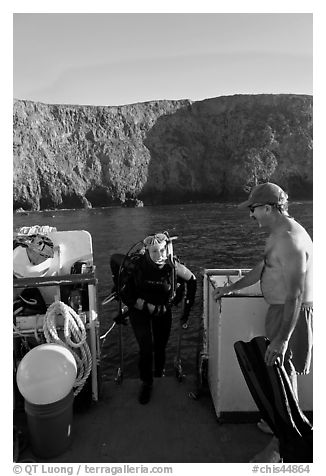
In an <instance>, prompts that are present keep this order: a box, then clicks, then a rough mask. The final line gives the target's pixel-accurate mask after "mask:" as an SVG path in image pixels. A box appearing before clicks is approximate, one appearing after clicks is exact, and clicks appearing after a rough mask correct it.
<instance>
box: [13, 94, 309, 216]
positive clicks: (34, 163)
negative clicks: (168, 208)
mask: <svg viewBox="0 0 326 476" xmlns="http://www.w3.org/2000/svg"><path fill="white" fill-rule="evenodd" d="M13 109H14V110H13V133H14V145H13V151H14V153H13V158H14V164H13V176H14V184H13V186H14V192H13V197H14V204H13V205H14V210H17V209H24V210H44V209H54V208H81V207H97V206H108V205H112V204H124V203H126V201H130V200H135V199H138V200H142V201H143V202H144V204H145V205H146V204H159V203H176V202H182V201H190V200H192V201H194V200H216V201H222V200H233V199H237V200H238V199H241V198H242V197H244V196H245V195H246V192H245V189H246V188H247V187H251V186H252V185H254V184H255V183H257V182H261V181H266V180H270V181H274V182H277V183H278V184H279V185H281V186H283V187H284V188H285V189H286V190H287V191H288V192H289V195H290V198H291V197H292V198H311V197H312V182H313V170H312V168H313V167H312V160H313V147H312V97H311V96H307V95H292V94H282V95H270V94H268V95H265V94H263V95H235V96H222V97H217V98H213V99H206V100H204V101H196V102H192V101H190V100H179V101H168V100H162V101H150V102H145V103H137V104H130V105H124V106H114V107H113V106H101V107H100V106H73V105H54V104H53V105H51V104H43V103H37V102H32V101H25V100H14V108H13Z"/></svg>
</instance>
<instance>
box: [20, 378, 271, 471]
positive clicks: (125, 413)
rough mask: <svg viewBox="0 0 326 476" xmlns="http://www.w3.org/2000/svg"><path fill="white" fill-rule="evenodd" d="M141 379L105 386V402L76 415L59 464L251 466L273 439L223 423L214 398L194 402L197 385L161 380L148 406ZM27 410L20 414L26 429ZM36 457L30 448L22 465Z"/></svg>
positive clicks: (248, 426)
mask: <svg viewBox="0 0 326 476" xmlns="http://www.w3.org/2000/svg"><path fill="white" fill-rule="evenodd" d="M138 389H139V381H138V380H136V379H126V380H124V381H123V383H122V384H121V385H116V384H115V383H114V382H107V383H105V384H104V385H103V395H102V398H101V400H100V401H99V402H98V403H97V404H94V405H93V406H92V407H91V408H90V409H89V410H88V411H87V412H84V413H75V414H74V419H73V430H72V431H73V433H72V435H73V436H72V444H71V446H70V448H69V449H68V450H67V451H66V452H65V453H63V454H61V455H60V456H58V457H56V458H52V459H51V462H54V463H55V462H56V463H86V462H88V463H104V462H105V463H228V462H230V463H245V462H248V461H249V460H250V459H251V457H252V456H253V455H254V454H255V453H257V452H258V451H259V450H260V449H262V447H263V446H265V445H266V444H267V443H268V441H269V439H270V437H269V436H267V435H264V434H263V433H261V432H260V431H259V430H258V428H257V426H256V423H219V421H218V420H217V418H216V415H215V411H214V408H213V404H212V401H211V399H210V396H209V394H208V393H207V394H206V395H203V396H202V397H201V398H200V399H198V400H194V399H192V398H191V397H189V392H191V391H192V390H193V389H194V385H193V381H192V379H191V378H190V377H187V378H186V379H185V380H184V381H183V382H182V383H179V382H178V381H177V380H176V379H175V378H173V377H165V378H162V379H156V380H155V383H154V388H153V394H152V399H151V401H150V402H149V403H148V404H147V405H140V404H139V403H138V400H137V394H138ZM24 421H25V418H24V412H23V410H21V412H20V415H17V416H16V424H17V426H20V427H22V426H23V425H24ZM27 460H28V461H31V460H34V461H38V462H43V461H44V462H49V460H40V459H36V458H35V456H34V455H33V453H32V451H31V448H30V447H29V446H27V447H26V448H25V449H24V450H23V451H22V452H21V454H20V456H19V461H20V462H23V461H27Z"/></svg>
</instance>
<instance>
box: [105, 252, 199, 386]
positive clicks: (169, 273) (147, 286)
mask: <svg viewBox="0 0 326 476" xmlns="http://www.w3.org/2000/svg"><path fill="white" fill-rule="evenodd" d="M121 256H122V255H113V256H112V258H111V269H112V270H113V274H114V266H112V262H115V263H118V262H121ZM132 266H133V273H132V280H131V283H129V285H128V286H129V291H128V297H125V298H124V302H125V304H127V306H128V308H129V318H130V323H131V326H132V328H133V331H134V334H135V337H136V340H137V342H138V345H139V374H140V379H141V380H142V381H143V382H145V383H148V384H151V383H152V382H153V363H154V375H155V376H156V377H160V376H162V373H163V369H164V365H165V349H166V345H167V342H168V340H169V336H170V332H171V325H172V309H171V308H172V305H173V303H174V302H173V297H174V296H173V273H174V272H175V275H174V276H175V278H176V282H177V284H179V285H180V284H181V283H186V286H185V287H186V293H185V298H184V306H183V315H182V318H181V319H182V320H183V321H186V320H187V319H188V317H189V312H190V309H191V307H192V305H193V302H194V298H195V293H196V278H195V276H194V274H193V273H192V272H191V271H190V270H189V269H188V268H187V267H186V266H184V265H183V264H181V263H179V262H178V261H175V271H174V270H173V268H172V267H171V265H170V264H168V263H166V264H165V265H164V266H163V267H162V268H160V267H158V266H157V265H156V264H155V263H154V262H153V261H152V260H151V259H150V257H149V255H148V252H145V253H144V254H143V255H140V256H139V257H138V259H137V260H136V261H135V262H133V265H132ZM116 269H117V268H116ZM138 298H140V299H142V300H144V305H143V308H142V310H139V309H137V308H135V303H136V301H137V299H138ZM147 303H149V304H151V305H152V306H155V309H154V310H152V306H150V308H149V307H148V305H147ZM153 357H154V358H153ZM153 360H154V362H153Z"/></svg>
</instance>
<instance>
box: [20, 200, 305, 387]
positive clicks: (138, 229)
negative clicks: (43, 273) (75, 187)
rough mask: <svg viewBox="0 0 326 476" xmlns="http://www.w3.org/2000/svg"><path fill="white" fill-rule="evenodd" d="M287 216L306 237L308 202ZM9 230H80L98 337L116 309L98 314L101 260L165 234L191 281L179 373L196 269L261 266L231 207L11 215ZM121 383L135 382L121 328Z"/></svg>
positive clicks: (254, 238)
mask: <svg viewBox="0 0 326 476" xmlns="http://www.w3.org/2000/svg"><path fill="white" fill-rule="evenodd" d="M289 212H290V214H291V215H292V216H293V217H295V218H296V219H297V221H299V222H300V223H301V224H302V225H303V226H304V227H305V228H306V230H307V231H308V232H309V234H310V235H311V236H312V231H313V204H312V202H295V203H293V204H292V205H290V209H289ZM13 223H14V230H16V229H17V228H19V227H21V226H30V225H50V226H55V227H56V228H57V230H58V231H59V230H60V231H64V230H87V231H89V232H90V233H91V235H92V239H93V253H94V263H95V265H96V269H97V277H98V279H99V285H98V307H99V316H100V323H101V329H100V333H101V335H103V334H104V333H105V332H106V330H108V329H109V328H110V327H111V325H112V319H113V317H115V315H116V313H117V305H116V304H115V303H112V304H110V305H106V306H102V304H101V303H102V301H103V299H104V298H105V297H106V296H107V295H108V294H109V293H110V289H111V286H112V279H111V275H110V269H109V260H110V256H111V254H112V253H117V252H119V253H126V252H127V251H128V250H129V248H130V247H131V246H132V245H133V244H134V243H136V242H137V241H139V240H141V239H143V238H144V237H145V236H147V235H149V234H152V233H154V232H157V231H164V230H167V231H169V233H170V235H176V236H178V239H177V240H176V241H175V242H174V251H175V254H177V255H178V256H179V257H180V258H181V260H182V261H183V262H184V263H185V264H186V266H188V267H189V268H190V269H191V270H192V271H193V272H194V273H195V274H196V275H197V278H198V289H197V297H196V302H195V305H194V307H193V310H192V313H191V322H190V326H189V328H188V329H187V330H186V331H185V333H184V337H183V341H182V353H181V357H182V362H183V367H184V371H185V373H192V372H194V370H195V367H196V352H197V347H198V345H199V335H200V332H199V331H200V319H201V313H202V305H201V293H202V282H201V277H200V274H199V271H200V268H202V267H206V268H210V267H212V268H251V267H252V266H254V265H255V263H256V262H257V261H258V260H259V259H261V257H262V252H263V247H264V241H265V237H266V234H265V233H264V232H261V231H259V230H258V227H257V225H256V224H255V223H254V222H253V221H252V220H249V214H248V213H247V212H243V211H239V210H238V209H237V206H236V204H232V203H227V204H225V203H223V204H221V203H198V204H186V205H169V206H155V207H143V208H119V207H114V208H97V209H90V210H57V211H46V212H35V213H29V214H28V215H19V214H15V215H14V221H13ZM178 315H179V311H178V309H176V310H175V312H174V316H175V319H174V322H173V327H172V333H171V338H170V341H169V344H168V350H167V362H166V373H167V374H173V359H174V356H175V354H176V348H177V321H178ZM118 337H119V332H118V326H115V327H114V329H113V330H112V331H111V332H110V333H109V335H108V337H107V338H106V339H105V340H104V341H102V342H103V345H102V369H103V377H104V380H108V379H112V378H114V376H115V373H116V369H117V366H118V362H119V358H118V356H119V351H118ZM123 341H124V375H125V377H136V376H137V352H138V350H137V344H136V342H135V339H134V337H133V334H132V330H131V327H130V325H128V326H123Z"/></svg>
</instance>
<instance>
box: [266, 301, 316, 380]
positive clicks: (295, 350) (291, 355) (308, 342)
mask: <svg viewBox="0 0 326 476" xmlns="http://www.w3.org/2000/svg"><path fill="white" fill-rule="evenodd" d="M283 311H284V304H271V305H270V306H269V308H268V310H267V314H266V320H265V328H266V337H267V338H268V339H269V340H272V339H273V338H274V337H275V336H276V335H277V334H278V331H279V329H280V327H281V324H282V320H283ZM312 321H313V304H312V302H307V303H303V304H302V305H301V309H300V313H299V317H298V321H297V325H296V326H295V329H294V331H293V333H292V335H291V338H290V341H289V345H288V349H287V351H286V354H285V360H286V361H289V362H292V364H293V366H294V369H295V372H296V373H297V374H302V375H305V374H308V373H309V371H310V366H311V358H312V336H313V332H312V331H313V322H312Z"/></svg>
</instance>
